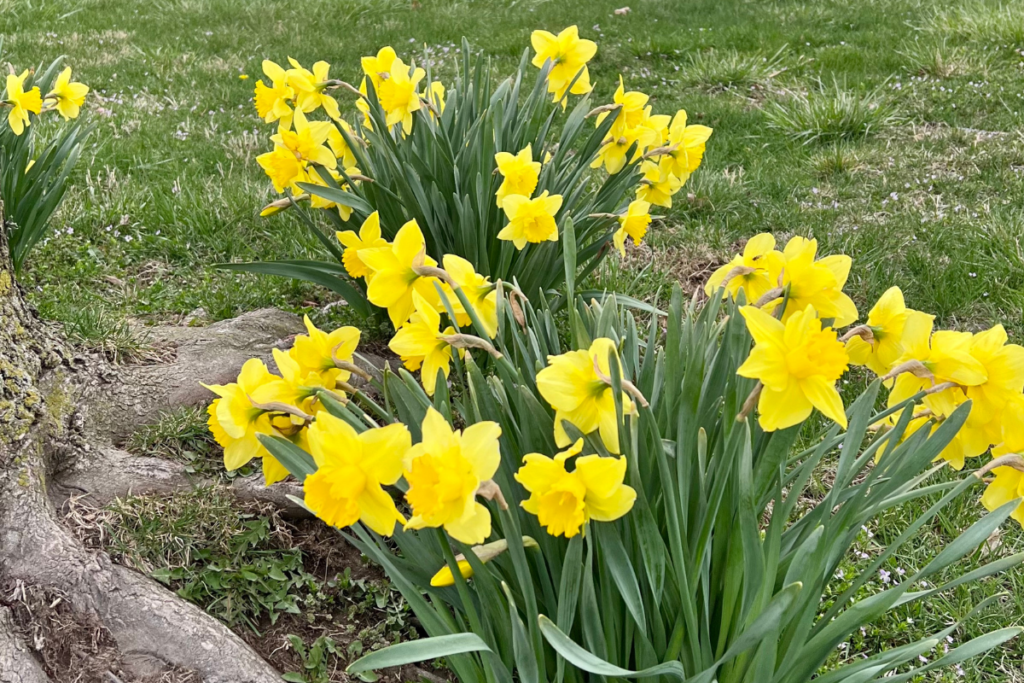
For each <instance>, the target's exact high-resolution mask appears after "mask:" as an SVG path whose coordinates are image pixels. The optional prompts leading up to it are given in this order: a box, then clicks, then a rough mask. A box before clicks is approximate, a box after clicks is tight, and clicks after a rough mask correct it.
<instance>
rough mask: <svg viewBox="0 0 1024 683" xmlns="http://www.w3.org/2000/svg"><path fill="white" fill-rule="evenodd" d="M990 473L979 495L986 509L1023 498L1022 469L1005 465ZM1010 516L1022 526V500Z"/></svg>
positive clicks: (1023, 514) (1023, 518)
mask: <svg viewBox="0 0 1024 683" xmlns="http://www.w3.org/2000/svg"><path fill="white" fill-rule="evenodd" d="M992 475H993V478H992V480H991V481H989V482H988V486H986V487H985V493H983V494H982V496H981V504H982V505H984V506H985V509H986V510H988V511H990V512H991V511H993V510H997V509H999V508H1001V507H1002V506H1004V505H1006V504H1007V503H1009V502H1010V501H1012V500H1017V499H1020V498H1024V471H1021V470H1019V469H1017V468H1016V467H1010V466H1008V465H1006V466H1003V467H997V468H995V469H994V470H992ZM1010 516H1011V517H1013V519H1015V520H1017V522H1019V523H1020V525H1021V526H1022V527H1024V502H1022V503H1021V504H1020V505H1018V506H1017V508H1016V509H1015V510H1014V511H1013V513H1012V514H1011V515H1010Z"/></svg>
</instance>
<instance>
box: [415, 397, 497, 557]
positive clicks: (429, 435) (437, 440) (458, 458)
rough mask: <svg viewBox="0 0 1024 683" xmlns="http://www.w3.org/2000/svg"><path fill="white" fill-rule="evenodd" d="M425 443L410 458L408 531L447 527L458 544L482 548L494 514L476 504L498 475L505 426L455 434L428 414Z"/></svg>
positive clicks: (490, 424) (487, 424)
mask: <svg viewBox="0 0 1024 683" xmlns="http://www.w3.org/2000/svg"><path fill="white" fill-rule="evenodd" d="M422 432H423V440H422V441H421V442H420V443H418V444H416V445H414V446H413V447H412V448H411V449H409V451H408V452H407V453H406V455H405V466H404V467H405V470H404V472H405V480H406V482H408V484H409V490H408V492H407V493H406V496H405V498H406V501H408V503H409V505H410V506H412V517H410V518H409V521H408V522H406V525H405V528H407V529H423V528H427V527H432V528H438V527H444V530H445V531H447V532H448V534H449V535H450V536H451V537H452V538H454V539H455V540H457V541H461V542H462V543H468V544H478V543H483V542H484V541H485V540H486V539H487V537H488V536H490V534H491V513H490V511H489V510H488V509H487V508H486V507H485V506H484V505H482V504H481V503H479V502H477V500H476V495H477V490H478V489H479V488H480V486H481V485H482V484H484V483H485V482H488V481H490V480H491V478H492V477H493V476H494V473H495V472H497V470H498V465H499V463H500V461H501V454H500V452H499V448H498V437H499V436H501V427H499V426H498V425H497V424H496V423H494V422H478V423H476V424H474V425H470V426H469V427H467V428H466V429H465V430H464V431H463V430H453V429H452V427H451V425H450V424H448V421H447V420H445V419H444V417H443V416H442V415H441V413H439V412H437V411H436V410H434V409H433V408H429V409H428V410H427V415H426V417H425V418H424V420H423V426H422Z"/></svg>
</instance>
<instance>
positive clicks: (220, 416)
mask: <svg viewBox="0 0 1024 683" xmlns="http://www.w3.org/2000/svg"><path fill="white" fill-rule="evenodd" d="M203 386H206V388H207V389H209V390H210V391H212V392H213V393H215V394H217V397H218V398H216V399H214V401H213V402H212V403H211V404H210V407H209V408H208V409H207V413H208V414H209V416H210V419H209V422H208V424H209V427H210V431H211V433H212V434H213V437H214V439H216V441H217V443H218V444H220V445H221V446H222V447H223V448H224V466H225V467H226V468H227V469H228V470H229V471H231V470H237V469H238V468H239V467H242V466H243V465H245V464H246V463H248V462H249V461H250V460H252V459H253V458H260V457H262V458H265V459H266V458H270V460H273V457H272V456H271V455H270V453H269V451H267V450H266V449H265V448H264V447H263V444H261V443H260V441H259V438H258V436H259V435H260V434H266V435H271V434H274V433H275V429H274V425H273V424H272V422H271V414H270V413H269V412H268V411H267V410H264V409H262V408H257V407H255V406H254V405H253V403H254V402H255V403H259V404H268V403H273V402H276V401H280V400H281V399H287V398H288V397H289V395H290V392H289V390H288V387H287V385H286V384H285V383H284V381H283V380H282V379H281V378H280V377H277V376H275V375H272V374H271V373H270V371H269V370H267V366H266V365H265V364H264V363H263V361H261V360H260V359H258V358H251V359H249V360H248V361H246V362H245V364H244V365H243V366H242V370H241V372H240V373H239V374H238V379H237V381H235V382H233V383H231V384H224V385H220V384H214V385H209V386H207V385H203ZM268 464H270V465H271V467H272V468H273V467H274V466H275V465H276V466H277V467H280V465H279V464H278V463H276V461H274V463H270V462H269V460H265V461H264V468H265V469H266V468H267V465H268ZM273 479H274V477H273V476H267V477H266V480H267V483H268V484H270V483H273V481H272V480H273Z"/></svg>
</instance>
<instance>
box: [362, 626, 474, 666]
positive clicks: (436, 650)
mask: <svg viewBox="0 0 1024 683" xmlns="http://www.w3.org/2000/svg"><path fill="white" fill-rule="evenodd" d="M466 652H491V648H489V647H487V643H485V642H484V641H483V640H482V639H481V638H480V636H478V635H476V634H475V633H455V634H452V635H448V636H435V637H433V638H421V639H420V640H412V641H409V642H407V643H398V644H397V645H391V646H388V647H386V648H384V649H382V650H377V651H376V652H371V653H370V654H368V655H365V656H363V657H360V658H359V659H357V660H356V661H354V662H352V663H351V664H349V665H348V667H347V668H346V669H345V671H346V672H347V673H350V674H360V673H363V672H366V671H375V670H377V669H385V668H388V667H393V666H404V665H406V664H415V663H416V662H425V661H428V660H431V659H437V658H439V657H449V656H451V655H458V654H463V653H466Z"/></svg>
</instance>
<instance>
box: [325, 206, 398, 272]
mask: <svg viewBox="0 0 1024 683" xmlns="http://www.w3.org/2000/svg"><path fill="white" fill-rule="evenodd" d="M335 236H336V237H337V238H338V241H339V242H341V243H342V245H343V246H344V247H345V251H344V252H343V253H342V255H341V263H342V265H344V266H345V270H346V271H348V274H349V275H351V276H352V277H364V278H366V281H367V282H369V281H370V280H372V279H373V271H372V270H371V269H370V267H369V266H367V265H366V264H365V263H363V260H362V259H361V258H359V252H360V251H362V250H363V249H380V248H382V247H387V246H388V242H387V240H385V239H384V238H383V237H381V232H380V214H379V213H378V212H376V211H374V212H373V213H371V214H370V215H369V216H367V217H366V220H365V221H363V224H362V226H360V228H359V234H358V235H357V234H356V233H355V231H354V230H345V231H340V230H339V231H338V232H336V233H335Z"/></svg>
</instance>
